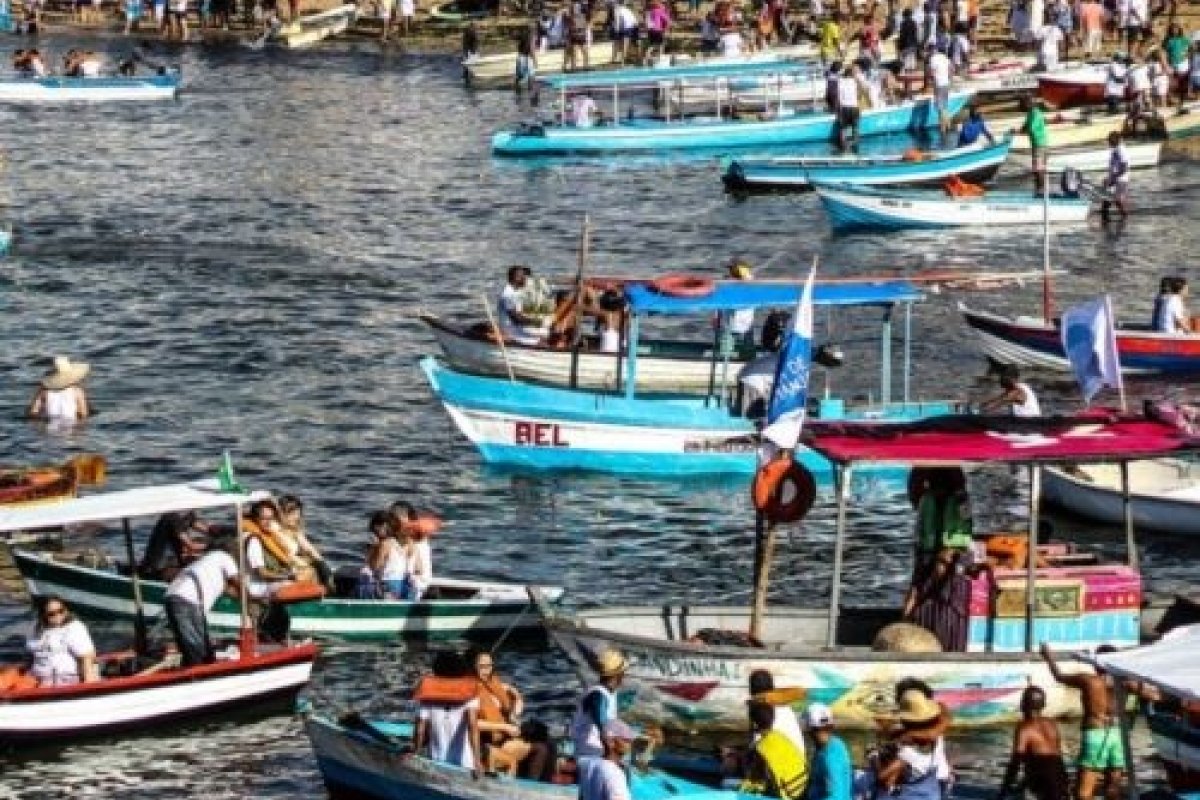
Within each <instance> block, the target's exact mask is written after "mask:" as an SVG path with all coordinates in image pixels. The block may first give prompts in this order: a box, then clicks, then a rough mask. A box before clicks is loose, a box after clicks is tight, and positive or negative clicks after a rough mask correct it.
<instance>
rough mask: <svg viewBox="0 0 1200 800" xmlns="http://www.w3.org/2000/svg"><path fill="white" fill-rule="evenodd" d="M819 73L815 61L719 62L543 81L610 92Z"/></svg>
mask: <svg viewBox="0 0 1200 800" xmlns="http://www.w3.org/2000/svg"><path fill="white" fill-rule="evenodd" d="M819 72H820V67H818V66H817V64H816V63H815V62H812V61H789V60H785V59H782V58H781V59H777V60H775V61H755V62H751V63H744V62H743V63H736V64H731V63H724V64H721V63H718V64H694V65H684V66H679V67H639V68H635V69H620V70H609V71H603V70H601V71H590V72H587V71H585V72H564V73H562V74H557V75H547V76H545V77H543V78H541V81H542V82H543V83H545V84H546V85H547V86H550V87H552V88H554V89H559V90H567V89H610V88H612V87H614V86H625V87H634V86H648V87H656V86H658V85H659V84H661V83H663V82H664V81H680V80H690V81H701V80H706V79H707V80H713V79H716V78H728V79H730V80H741V79H744V78H758V79H760V80H767V79H770V78H772V77H776V76H778V77H780V78H783V77H785V76H786V77H792V76H796V75H800V76H805V77H807V76H810V75H813V74H817V73H819Z"/></svg>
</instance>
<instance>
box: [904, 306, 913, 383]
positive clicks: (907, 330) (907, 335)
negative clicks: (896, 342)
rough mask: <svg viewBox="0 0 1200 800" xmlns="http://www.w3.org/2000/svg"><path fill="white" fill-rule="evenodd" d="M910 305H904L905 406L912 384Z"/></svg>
mask: <svg viewBox="0 0 1200 800" xmlns="http://www.w3.org/2000/svg"><path fill="white" fill-rule="evenodd" d="M911 372H912V303H905V304H904V405H905V406H907V405H908V403H909V398H910V397H911V395H910V393H909V388H910V384H911V383H912V375H911Z"/></svg>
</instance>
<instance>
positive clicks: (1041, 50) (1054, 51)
mask: <svg viewBox="0 0 1200 800" xmlns="http://www.w3.org/2000/svg"><path fill="white" fill-rule="evenodd" d="M1064 38H1065V37H1064V35H1063V30H1062V28H1060V27H1058V26H1057V25H1043V26H1042V29H1041V31H1039V32H1038V61H1039V62H1040V66H1041V67H1042V69H1044V70H1046V71H1047V72H1049V71H1051V70H1056V69H1058V53H1059V48H1060V47H1061V46H1062V42H1063V39H1064Z"/></svg>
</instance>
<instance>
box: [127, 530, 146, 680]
mask: <svg viewBox="0 0 1200 800" xmlns="http://www.w3.org/2000/svg"><path fill="white" fill-rule="evenodd" d="M121 529H122V530H123V532H124V534H125V558H126V560H127V561H128V562H129V579H130V585H131V586H132V588H133V609H134V618H133V651H134V652H135V653H137V654H138V655H139V656H141V655H145V654H146V609H145V607H144V606H143V604H142V583H141V581H140V580H139V579H138V569H137V562H136V561H135V560H134V557H133V529H132V528H131V527H130V525H129V517H125V518H124V519H122V520H121Z"/></svg>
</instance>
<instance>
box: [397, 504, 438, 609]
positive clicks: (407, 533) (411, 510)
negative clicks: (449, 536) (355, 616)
mask: <svg viewBox="0 0 1200 800" xmlns="http://www.w3.org/2000/svg"><path fill="white" fill-rule="evenodd" d="M388 513H389V514H390V515H391V518H392V519H391V522H392V530H393V532H394V533H395V535H396V536H398V537H401V538H406V539H407V541H408V542H409V546H408V582H409V596H408V597H407V598H406V599H409V600H413V601H417V600H420V599H421V598H422V597H423V596H424V595H425V592H427V591H428V590H429V587H430V585H431V584H432V583H433V548H432V547H430V544H429V537H430V535H432V534H433V533H434V531H436V530H437V529H438V528H439V527H440V525H441V522H440V521H439V520H438V518H437V517H435V516H434V515H432V514H428V513H418V511H417V509H416V508H415V507H414V506H413V504H412V503H408V502H405V501H403V500H401V501H399V502H396V503H392V506H391V508H390V509H388Z"/></svg>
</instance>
